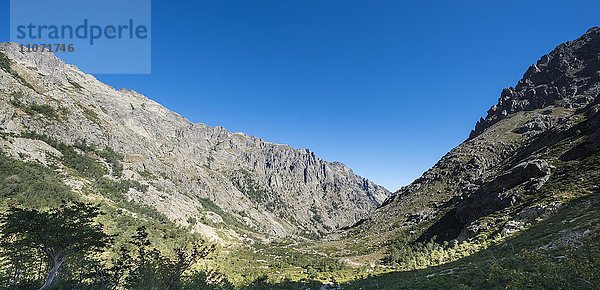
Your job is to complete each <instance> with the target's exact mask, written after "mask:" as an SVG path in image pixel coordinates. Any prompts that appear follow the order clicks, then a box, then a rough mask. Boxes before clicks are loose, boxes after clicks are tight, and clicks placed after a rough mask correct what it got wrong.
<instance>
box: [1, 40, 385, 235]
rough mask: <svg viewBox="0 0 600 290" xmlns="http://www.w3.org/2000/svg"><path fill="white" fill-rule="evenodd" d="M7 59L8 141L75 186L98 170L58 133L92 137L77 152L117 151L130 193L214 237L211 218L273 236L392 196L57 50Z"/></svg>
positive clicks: (74, 138) (312, 227) (120, 176)
mask: <svg viewBox="0 0 600 290" xmlns="http://www.w3.org/2000/svg"><path fill="white" fill-rule="evenodd" d="M0 61H1V63H0V64H1V69H0V130H1V131H0V132H1V133H2V138H1V139H0V149H1V150H2V151H4V152H6V154H8V155H10V156H13V157H15V158H19V159H21V160H26V161H32V160H34V161H37V162H40V163H42V164H47V165H51V166H54V167H57V170H59V171H61V172H62V173H64V176H65V178H67V179H68V182H67V183H68V184H69V185H70V186H71V187H72V189H73V190H75V191H79V192H81V191H86V190H92V191H94V190H95V189H94V188H93V186H90V184H93V183H95V182H96V180H95V178H96V177H93V176H92V177H91V176H90V175H86V174H76V173H78V172H77V170H74V168H73V166H69V165H68V164H64V163H63V162H61V160H62V159H61V158H60V155H61V154H62V153H64V152H62V153H61V152H59V151H57V149H56V148H55V147H56V146H54V147H53V146H52V145H53V144H65V145H67V146H74V145H76V144H79V145H81V144H85V145H86V146H85V147H82V146H79V147H80V148H76V153H77V154H81V155H87V156H89V157H90V158H92V159H93V162H94V163H93V164H96V163H98V164H100V166H101V167H106V168H108V169H111V168H110V166H109V165H108V164H107V160H106V159H103V158H102V157H101V156H98V154H90V152H91V151H90V152H87V151H86V150H85V148H101V149H110V150H111V151H114V152H115V153H117V154H118V155H120V156H121V157H122V169H120V170H119V172H113V173H114V174H111V173H110V172H105V174H103V175H107V176H110V179H113V181H114V180H116V181H131V182H132V183H135V184H137V183H139V184H141V185H142V186H143V188H144V190H139V187H138V188H137V189H136V188H134V187H128V189H127V190H126V193H125V195H126V197H127V199H130V200H134V201H136V202H139V203H141V204H144V205H148V206H151V207H154V208H156V209H158V211H159V212H161V213H163V214H165V215H166V216H168V218H169V219H171V220H173V221H175V222H176V223H177V224H179V225H182V226H192V227H193V228H194V230H197V231H199V232H203V233H205V234H206V235H207V236H209V237H213V238H216V237H217V235H216V233H215V232H214V231H213V230H212V228H214V225H215V224H216V225H217V227H218V226H219V225H218V224H223V223H225V224H228V225H233V224H235V225H238V227H243V228H245V229H248V230H251V231H257V232H261V233H265V234H267V235H269V236H279V237H282V236H290V235H293V236H305V237H319V236H321V235H323V234H326V233H328V232H331V231H332V230H335V229H339V228H342V227H345V226H349V225H352V224H354V223H355V222H357V221H359V220H360V219H363V218H365V217H366V216H367V215H368V214H369V213H370V212H372V211H373V210H374V209H375V208H377V207H378V206H379V205H381V203H382V202H383V201H384V200H385V199H386V198H387V197H388V196H389V192H388V191H387V190H386V189H385V188H383V187H381V186H378V185H376V184H374V183H372V182H370V181H369V180H367V179H365V178H362V177H359V176H357V175H356V174H354V173H353V172H352V170H350V169H349V168H348V167H346V166H345V165H343V164H341V163H337V162H333V163H331V162H327V161H324V160H322V159H320V158H319V157H317V156H316V155H315V153H313V152H311V151H309V150H297V149H294V148H291V147H290V146H286V145H279V144H274V143H270V142H266V141H264V140H261V139H259V138H256V137H252V136H248V135H246V134H244V133H233V132H228V131H227V130H226V129H224V128H222V127H209V126H206V125H203V124H195V123H192V122H190V121H188V120H186V119H185V118H183V117H181V116H180V115H178V114H176V113H174V112H172V111H169V110H168V109H166V108H165V107H163V106H161V105H159V104H157V103H156V102H154V101H152V100H150V99H148V98H146V97H145V96H143V95H141V94H139V93H136V92H134V91H130V90H115V89H113V88H112V87H110V86H108V85H106V84H103V83H102V82H100V81H98V80H97V79H95V78H94V77H93V76H91V75H89V74H85V73H83V72H81V71H80V70H78V69H77V68H76V67H75V66H72V65H68V64H65V63H63V62H62V61H61V60H60V59H58V58H56V57H55V56H54V55H52V54H51V53H47V52H37V53H29V52H25V53H22V52H20V50H19V46H18V45H16V44H13V43H2V44H1V45H0ZM75 147H77V146H75ZM79 173H81V172H79ZM202 221H205V222H202ZM211 225H212V226H211Z"/></svg>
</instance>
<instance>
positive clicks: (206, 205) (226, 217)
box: [199, 198, 248, 229]
mask: <svg viewBox="0 0 600 290" xmlns="http://www.w3.org/2000/svg"><path fill="white" fill-rule="evenodd" d="M199 201H200V204H202V209H199V211H201V212H203V211H212V212H214V213H216V214H218V215H219V216H220V217H221V218H222V219H223V222H225V223H226V224H227V225H230V226H234V227H237V228H239V229H247V228H248V226H246V225H245V224H244V223H242V222H240V220H238V219H237V218H236V217H235V216H233V215H232V214H230V213H227V212H225V211H224V210H223V209H221V208H220V207H219V206H218V205H217V204H216V203H214V202H213V201H212V200H210V199H208V198H200V199H199ZM202 222H203V223H206V224H210V225H212V226H215V227H218V225H215V224H213V223H212V222H211V221H209V220H207V219H203V220H202Z"/></svg>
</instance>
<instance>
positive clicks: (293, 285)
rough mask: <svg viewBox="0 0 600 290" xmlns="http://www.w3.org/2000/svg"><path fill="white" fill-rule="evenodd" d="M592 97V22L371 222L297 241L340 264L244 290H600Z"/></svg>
mask: <svg viewBox="0 0 600 290" xmlns="http://www.w3.org/2000/svg"><path fill="white" fill-rule="evenodd" d="M599 95H600V28H592V29H590V30H588V31H587V32H586V33H585V34H584V35H583V36H581V37H580V38H578V39H576V40H574V41H572V42H566V43H564V44H561V45H559V46H558V47H557V48H556V49H555V50H553V51H552V52H551V53H549V54H548V55H545V56H543V57H542V58H541V59H540V60H539V61H538V62H537V63H536V64H535V65H532V66H531V67H530V68H529V69H528V70H527V72H526V73H525V74H524V76H523V79H522V80H521V81H519V82H518V84H517V85H516V86H515V87H514V88H508V89H505V90H503V92H502V94H501V96H500V98H499V101H498V104H496V105H495V106H493V107H492V108H491V109H490V110H489V111H488V114H487V116H486V117H485V118H482V119H481V120H480V121H479V122H478V123H477V125H476V126H475V129H474V130H473V131H472V132H471V134H470V136H469V138H468V139H467V140H466V141H465V142H463V143H462V144H460V145H459V146H457V147H456V148H454V149H453V150H452V151H450V152H449V153H448V154H446V155H445V156H444V157H443V158H442V159H441V160H440V161H439V162H438V163H437V164H436V165H435V166H433V167H432V168H431V169H430V170H428V171H427V172H425V173H424V174H423V175H422V176H421V177H420V178H419V179H417V180H415V181H414V182H413V183H412V184H410V185H408V186H406V187H404V188H402V189H400V190H398V191H397V192H395V193H394V194H393V196H392V197H390V198H389V199H388V200H386V201H385V202H384V204H383V205H382V206H381V207H379V208H378V209H377V210H375V212H374V213H373V214H372V215H370V216H369V217H368V218H367V219H364V220H361V221H359V222H358V223H356V224H355V225H353V226H352V227H349V228H347V229H344V230H342V231H337V232H336V233H334V234H331V235H329V236H328V237H327V239H325V240H322V241H319V242H316V243H310V244H303V245H298V246H296V247H295V248H296V249H297V250H298V251H300V252H302V253H305V255H308V254H310V253H316V254H319V255H320V256H321V257H324V258H327V259H330V260H331V259H333V260H337V261H341V262H342V263H343V264H344V265H345V267H337V268H336V267H332V266H327V267H321V270H320V271H317V273H316V274H314V273H312V271H311V269H314V268H316V266H314V264H310V263H307V262H305V263H304V264H302V266H301V267H303V268H305V269H307V270H306V272H307V273H308V274H307V275H305V276H301V277H302V278H305V279H306V278H308V281H307V282H289V281H286V280H285V279H282V278H281V277H279V276H277V275H271V276H270V277H271V279H272V280H273V281H275V282H273V283H268V282H267V283H263V284H260V285H259V286H257V287H254V288H251V289H284V288H286V287H287V288H290V289H300V287H311V288H312V287H317V285H319V284H320V281H331V280H335V281H337V282H341V287H342V289H423V288H425V289H482V288H484V289H505V288H516V289H522V288H540V287H541V288H556V289H563V288H564V289H595V288H597V287H598V285H600V279H599V278H600V277H599V276H598V275H597V269H598V267H600V243H599V242H598V241H600V229H599V227H598V225H599V224H600V215H599V214H598V211H597V209H598V205H599V204H600V98H599ZM324 258H322V259H324ZM317 261H319V260H317ZM332 268H333V270H332ZM278 279H279V281H280V282H276V281H277V280H278ZM311 279H312V280H311ZM334 284H335V283H334Z"/></svg>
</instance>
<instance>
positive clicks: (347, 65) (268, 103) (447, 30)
mask: <svg viewBox="0 0 600 290" xmlns="http://www.w3.org/2000/svg"><path fill="white" fill-rule="evenodd" d="M0 3H1V5H2V8H3V10H2V11H4V15H3V16H2V17H3V18H4V19H7V18H8V15H7V14H8V1H7V0H0ZM598 11H600V1H592V0H588V1H543V2H539V1H522V0H521V1H513V0H510V1H420V0H419V1H417V0H414V1H399V0H394V1H386V0H378V1H367V0H362V1H354V0H335V1H322V0H318V1H317V0H304V1H292V0H290V1H282V0H257V1H247V0H235V1H232V0H219V1H217V0H214V1H159V0H155V1H153V7H152V42H153V46H152V54H153V55H152V74H150V75H97V77H98V78H99V79H100V80H102V81H104V82H106V83H108V84H110V85H112V86H114V87H116V88H129V89H134V90H136V91H139V92H141V93H143V94H145V95H147V96H148V97H149V98H151V99H154V100H156V101H157V102H159V103H161V104H163V105H165V106H166V107H168V108H169V109H171V110H174V111H176V112H178V113H180V114H182V115H183V116H185V117H187V118H189V119H190V120H192V121H194V122H202V123H206V124H209V125H213V126H217V125H219V126H224V127H226V128H228V129H229V130H231V131H243V132H246V133H248V134H251V135H255V136H258V137H261V138H263V139H266V140H268V141H272V142H276V143H284V144H289V145H291V146H294V147H297V148H309V149H311V150H312V151H314V152H316V153H317V154H318V155H319V156H320V157H322V158H325V159H327V160H330V161H341V162H343V163H345V164H347V165H348V166H350V167H351V168H352V169H354V171H355V172H356V173H358V174H360V175H362V176H365V177H367V178H369V179H371V180H373V181H375V182H377V183H379V184H382V185H384V186H386V187H387V188H389V189H390V190H396V189H398V188H399V187H400V186H401V185H404V184H407V183H409V182H411V181H412V180H413V179H415V178H417V177H418V176H420V175H421V173H422V172H424V171H425V170H427V169H428V168H429V167H431V166H432V165H434V164H435V162H436V161H437V160H438V159H439V158H440V157H441V156H443V155H444V154H445V153H446V152H447V151H449V150H450V149H452V148H453V147H455V146H456V145H458V144H460V143H461V142H462V141H463V140H464V139H465V138H466V137H467V136H468V133H469V131H470V130H471V129H472V128H473V126H474V124H475V122H476V121H477V120H478V119H479V117H481V116H483V115H484V114H485V112H486V111H487V109H488V108H489V107H490V106H491V105H493V104H494V103H495V102H496V100H497V98H498V96H499V94H500V91H501V89H502V88H504V87H507V86H511V85H514V84H515V83H516V82H517V81H518V80H519V79H520V77H521V76H522V74H523V73H524V72H525V70H526V69H527V67H528V66H529V65H530V64H532V63H534V62H535V61H536V60H537V59H538V58H539V57H541V56H542V55H543V54H545V53H547V52H549V51H550V50H552V49H553V48H554V47H555V46H556V45H558V44H560V43H561V42H564V41H567V40H572V39H575V38H576V37H578V36H579V35H581V34H583V33H584V32H585V31H586V30H587V29H588V28H590V27H592V26H599V25H600V16H599V14H598ZM0 19H2V18H0ZM7 26H8V24H2V26H1V30H0V37H1V39H2V40H7V39H8V27H7Z"/></svg>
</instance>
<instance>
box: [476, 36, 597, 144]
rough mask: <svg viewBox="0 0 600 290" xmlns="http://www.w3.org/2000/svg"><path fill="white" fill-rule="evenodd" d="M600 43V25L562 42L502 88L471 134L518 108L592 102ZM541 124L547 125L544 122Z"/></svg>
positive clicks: (530, 108) (479, 131)
mask: <svg viewBox="0 0 600 290" xmlns="http://www.w3.org/2000/svg"><path fill="white" fill-rule="evenodd" d="M599 47H600V28H598V27H594V28H591V29H590V30H588V31H587V32H586V33H585V34H584V35H583V36H581V37H580V38H578V39H577V40H575V41H572V42H566V43H564V44H561V45H560V46H558V47H557V48H556V49H555V50H553V51H552V52H551V53H549V54H547V55H544V56H543V57H542V58H541V59H540V60H538V62H537V63H536V64H534V65H532V66H531V67H529V69H528V70H527V72H525V75H524V76H523V79H521V80H520V81H519V83H518V84H517V85H516V86H515V87H514V88H513V87H511V88H508V89H504V90H503V91H502V94H501V96H500V99H499V100H498V104H497V105H495V106H493V107H492V108H491V109H490V110H489V111H488V114H487V117H485V118H482V119H481V120H480V121H479V122H478V123H477V125H476V126H475V129H474V130H473V132H471V136H470V138H474V137H475V136H478V135H479V134H481V132H483V131H484V130H485V129H487V128H489V127H490V126H491V125H493V124H495V123H496V122H498V121H499V120H502V119H504V118H506V117H507V116H508V115H509V114H513V113H515V112H519V111H524V110H534V109H540V108H544V107H547V106H550V105H559V106H562V107H565V108H582V107H585V106H586V105H588V104H589V103H590V102H592V101H593V100H594V97H595V96H596V95H597V94H598V93H599V92H600V85H598V83H599V82H600V75H599V74H598V71H599V70H600V57H599V56H598V49H599ZM535 125H536V124H532V126H535ZM538 125H541V126H543V124H540V123H538ZM521 130H522V129H521Z"/></svg>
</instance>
